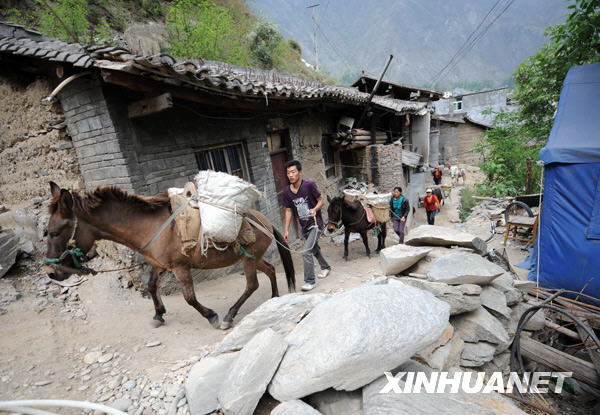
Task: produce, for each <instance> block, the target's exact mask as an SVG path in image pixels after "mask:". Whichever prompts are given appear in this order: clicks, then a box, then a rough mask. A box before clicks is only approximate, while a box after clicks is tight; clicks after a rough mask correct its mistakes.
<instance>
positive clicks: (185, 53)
mask: <svg viewBox="0 0 600 415" xmlns="http://www.w3.org/2000/svg"><path fill="white" fill-rule="evenodd" d="M2 17H4V18H6V19H7V20H10V21H13V22H15V23H18V24H21V25H23V26H26V27H31V28H33V29H37V30H39V31H40V32H42V33H43V34H45V35H48V36H52V37H56V38H59V39H62V40H65V41H68V42H79V43H83V44H113V43H114V41H113V39H114V38H115V37H116V35H117V34H118V33H119V32H120V33H122V32H124V31H125V30H126V29H127V27H128V26H129V25H130V24H132V23H144V22H146V21H148V20H149V19H152V20H156V21H159V22H163V23H165V25H166V27H167V31H168V33H169V36H170V38H169V39H168V40H167V42H166V45H165V46H164V48H163V51H164V52H166V53H170V54H172V55H173V56H175V57H178V58H184V59H198V58H201V59H203V60H218V61H222V62H227V63H231V64H234V65H241V66H250V67H258V68H262V69H276V70H278V71H280V72H284V73H289V74H293V75H300V76H304V77H308V78H313V79H318V80H321V81H326V82H333V81H332V79H331V78H329V77H328V76H327V74H325V73H323V72H319V73H317V72H315V71H313V70H311V69H310V68H308V67H306V65H304V63H302V61H301V53H302V50H301V48H300V44H298V42H296V41H295V40H291V39H290V40H286V39H284V38H283V36H282V35H281V34H280V33H279V31H278V29H277V27H276V26H275V25H274V24H273V23H270V22H267V21H263V20H260V19H259V18H257V17H256V16H254V15H253V14H252V12H251V11H250V9H249V8H248V6H247V5H246V2H245V1H244V0H171V1H167V0H115V1H109V0H25V1H23V2H22V3H20V4H19V5H18V8H13V9H9V10H6V11H4V12H2V11H0V18H2Z"/></svg>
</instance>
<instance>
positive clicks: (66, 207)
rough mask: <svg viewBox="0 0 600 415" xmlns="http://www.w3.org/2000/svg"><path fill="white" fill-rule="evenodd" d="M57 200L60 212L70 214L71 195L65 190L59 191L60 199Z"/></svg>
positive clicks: (71, 206) (71, 205) (71, 207)
mask: <svg viewBox="0 0 600 415" xmlns="http://www.w3.org/2000/svg"><path fill="white" fill-rule="evenodd" d="M58 200H59V201H58V203H59V206H60V211H61V212H62V213H69V214H70V213H71V211H72V209H73V197H72V196H71V193H70V192H69V191H68V190H66V189H61V191H60V199H58Z"/></svg>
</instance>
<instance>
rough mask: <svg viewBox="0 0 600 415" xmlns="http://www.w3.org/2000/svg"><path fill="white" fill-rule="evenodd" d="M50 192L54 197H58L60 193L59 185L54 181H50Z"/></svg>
mask: <svg viewBox="0 0 600 415" xmlns="http://www.w3.org/2000/svg"><path fill="white" fill-rule="evenodd" d="M50 193H51V194H52V196H54V197H58V196H59V195H60V186H59V185H57V184H56V183H54V182H50Z"/></svg>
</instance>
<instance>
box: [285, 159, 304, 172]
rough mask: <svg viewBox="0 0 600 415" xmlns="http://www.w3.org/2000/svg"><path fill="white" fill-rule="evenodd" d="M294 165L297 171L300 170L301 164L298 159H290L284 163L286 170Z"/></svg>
mask: <svg viewBox="0 0 600 415" xmlns="http://www.w3.org/2000/svg"><path fill="white" fill-rule="evenodd" d="M294 166H296V168H297V169H298V171H302V164H300V162H299V161H298V160H290V161H288V162H286V163H285V169H286V170H287V169H289V168H290V167H294Z"/></svg>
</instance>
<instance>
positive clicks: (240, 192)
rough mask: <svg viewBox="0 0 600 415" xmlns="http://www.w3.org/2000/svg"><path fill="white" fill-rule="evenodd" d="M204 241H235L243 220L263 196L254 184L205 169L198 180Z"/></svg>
mask: <svg viewBox="0 0 600 415" xmlns="http://www.w3.org/2000/svg"><path fill="white" fill-rule="evenodd" d="M195 182H196V187H197V189H198V196H197V200H198V208H199V209H200V217H201V218H202V234H203V235H202V238H203V239H205V240H209V241H212V242H220V243H231V242H234V241H235V240H236V238H237V236H238V234H239V232H240V228H241V226H242V218H243V215H244V214H245V213H247V212H248V210H250V209H251V208H252V207H253V206H254V203H256V201H257V200H258V198H259V197H260V192H259V191H258V189H257V188H256V186H254V185H253V184H251V183H248V182H245V181H244V180H242V179H240V178H238V177H236V176H232V175H229V174H227V173H221V172H215V171H212V170H203V171H201V172H199V173H198V174H197V175H196V177H195Z"/></svg>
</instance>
